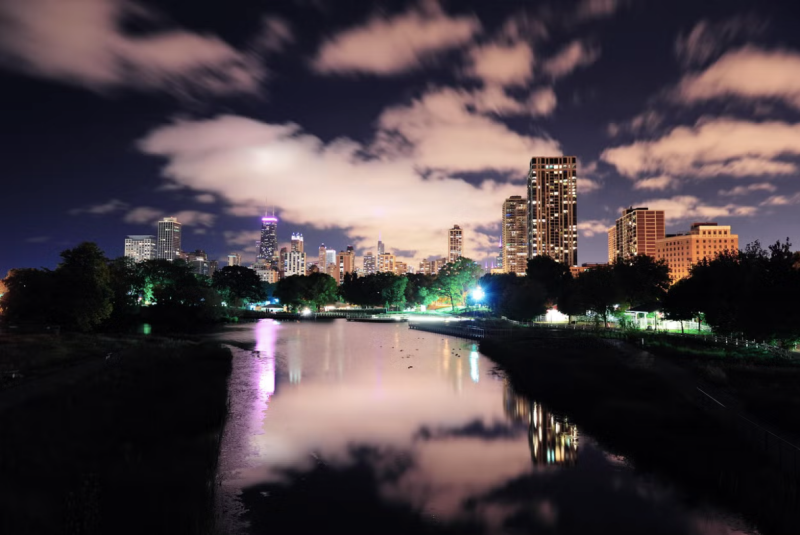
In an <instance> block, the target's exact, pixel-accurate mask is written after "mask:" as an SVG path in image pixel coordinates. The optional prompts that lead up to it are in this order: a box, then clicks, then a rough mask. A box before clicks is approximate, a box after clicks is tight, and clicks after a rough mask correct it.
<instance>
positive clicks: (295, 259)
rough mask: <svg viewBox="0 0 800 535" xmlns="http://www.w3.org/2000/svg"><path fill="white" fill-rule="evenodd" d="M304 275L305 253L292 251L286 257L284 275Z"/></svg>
mask: <svg viewBox="0 0 800 535" xmlns="http://www.w3.org/2000/svg"><path fill="white" fill-rule="evenodd" d="M305 274H306V253H304V252H303V251H297V250H295V249H292V250H291V251H289V253H288V255H287V257H286V271H285V275H286V276H287V277H291V276H292V275H303V276H305Z"/></svg>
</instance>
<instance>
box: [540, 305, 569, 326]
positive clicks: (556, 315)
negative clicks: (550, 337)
mask: <svg viewBox="0 0 800 535" xmlns="http://www.w3.org/2000/svg"><path fill="white" fill-rule="evenodd" d="M544 317H545V321H547V322H549V323H557V322H562V321H567V320H569V316H567V315H566V314H562V313H561V312H559V311H558V310H556V309H555V308H551V309H550V310H548V311H547V313H546V314H545V315H544Z"/></svg>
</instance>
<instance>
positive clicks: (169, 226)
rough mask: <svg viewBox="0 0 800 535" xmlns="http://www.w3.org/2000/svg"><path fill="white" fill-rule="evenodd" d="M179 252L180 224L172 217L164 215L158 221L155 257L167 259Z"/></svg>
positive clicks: (174, 256)
mask: <svg viewBox="0 0 800 535" xmlns="http://www.w3.org/2000/svg"><path fill="white" fill-rule="evenodd" d="M180 254H181V224H180V223H178V220H177V219H175V218H174V217H165V218H164V219H162V220H161V221H159V222H158V243H157V247H156V258H160V259H163V260H169V261H170V262H171V261H173V260H175V259H176V258H179V257H180Z"/></svg>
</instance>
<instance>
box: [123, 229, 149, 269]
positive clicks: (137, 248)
mask: <svg viewBox="0 0 800 535" xmlns="http://www.w3.org/2000/svg"><path fill="white" fill-rule="evenodd" d="M125 256H126V257H128V258H132V259H133V261H134V262H143V261H145V260H153V259H154V258H155V257H156V237H155V236H142V235H134V236H128V237H127V238H125Z"/></svg>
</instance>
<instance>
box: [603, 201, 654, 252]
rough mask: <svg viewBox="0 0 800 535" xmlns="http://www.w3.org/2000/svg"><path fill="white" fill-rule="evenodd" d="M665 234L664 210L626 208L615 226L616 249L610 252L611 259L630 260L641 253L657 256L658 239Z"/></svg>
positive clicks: (614, 239)
mask: <svg viewBox="0 0 800 535" xmlns="http://www.w3.org/2000/svg"><path fill="white" fill-rule="evenodd" d="M664 235H665V234H664V211H663V210H649V209H647V208H633V207H631V208H626V209H625V210H624V211H623V212H622V217H620V218H619V219H617V224H616V225H615V226H614V237H613V242H614V250H613V251H609V252H608V258H609V261H610V262H613V261H614V260H616V259H617V258H622V259H623V260H630V259H631V258H633V257H634V256H636V255H640V254H644V255H647V256H652V257H655V255H656V241H657V240H660V239H663V238H664ZM611 242H612V238H609V243H611Z"/></svg>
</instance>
